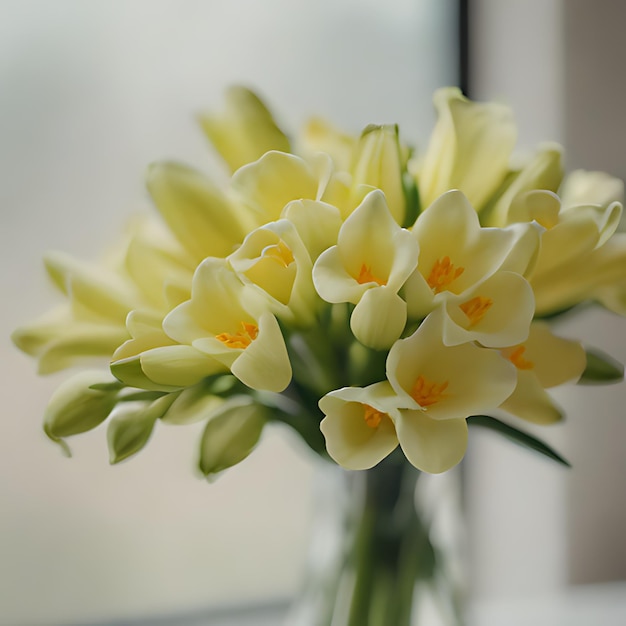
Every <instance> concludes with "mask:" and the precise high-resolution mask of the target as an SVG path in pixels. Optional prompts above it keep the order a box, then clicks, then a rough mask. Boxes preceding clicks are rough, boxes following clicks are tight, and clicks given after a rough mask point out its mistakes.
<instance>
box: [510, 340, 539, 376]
mask: <svg viewBox="0 0 626 626" xmlns="http://www.w3.org/2000/svg"><path fill="white" fill-rule="evenodd" d="M509 350H512V351H511V352H509V351H505V353H504V356H506V358H507V359H508V360H509V361H511V363H513V365H515V367H517V369H518V370H531V369H533V367H535V364H534V363H533V362H532V361H527V360H526V359H525V358H524V352H526V346H517V347H515V348H510V349H509ZM507 352H508V353H507Z"/></svg>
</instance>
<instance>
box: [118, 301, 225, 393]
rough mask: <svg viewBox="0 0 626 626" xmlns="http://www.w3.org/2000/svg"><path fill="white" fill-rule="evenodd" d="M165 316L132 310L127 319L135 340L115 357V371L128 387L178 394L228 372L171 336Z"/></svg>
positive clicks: (128, 342)
mask: <svg viewBox="0 0 626 626" xmlns="http://www.w3.org/2000/svg"><path fill="white" fill-rule="evenodd" d="M161 324H162V318H161V316H151V315H150V314H147V313H145V312H141V311H132V312H131V313H130V314H129V315H128V318H127V320H126V326H127V328H128V332H129V333H130V335H131V339H129V340H128V341H126V342H124V343H123V344H122V345H121V346H120V347H119V348H118V349H117V350H116V351H115V352H114V354H113V356H112V357H111V372H112V373H113V374H114V376H115V377H116V378H117V379H118V380H121V381H122V382H123V383H125V384H126V385H128V386H131V387H138V388H141V389H153V390H159V391H175V390H177V389H180V388H183V387H190V386H192V385H195V384H197V383H199V382H200V381H201V380H202V379H203V378H205V377H206V376H210V375H212V374H216V373H218V372H222V371H227V368H226V367H224V365H222V364H221V363H219V362H218V361H215V359H211V358H210V357H207V355H205V354H204V353H202V352H200V351H199V350H196V349H195V348H194V347H193V346H189V345H180V344H177V343H176V342H175V341H173V340H172V339H171V338H170V337H168V336H167V335H166V334H165V332H164V331H163V328H162V326H161Z"/></svg>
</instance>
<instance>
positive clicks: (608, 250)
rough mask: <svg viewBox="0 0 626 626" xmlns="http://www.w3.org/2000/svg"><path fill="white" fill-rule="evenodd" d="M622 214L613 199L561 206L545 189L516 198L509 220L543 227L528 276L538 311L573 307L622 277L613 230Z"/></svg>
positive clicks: (625, 274)
mask: <svg viewBox="0 0 626 626" xmlns="http://www.w3.org/2000/svg"><path fill="white" fill-rule="evenodd" d="M621 213H622V206H621V204H619V203H618V202H612V203H610V204H609V205H606V206H602V205H593V204H589V205H579V206H574V207H567V208H564V207H563V206H562V205H561V202H560V200H559V198H558V197H557V196H556V195H555V194H552V193H550V192H546V191H534V192H528V193H525V194H522V195H520V196H518V197H517V198H516V199H515V201H514V202H513V203H512V205H511V209H510V211H509V216H508V219H509V220H511V221H515V222H529V221H530V220H534V221H535V222H538V223H540V224H541V225H542V226H543V227H544V228H545V229H546V230H545V232H544V233H543V234H542V236H541V248H540V250H539V254H538V256H537V259H536V263H535V265H534V267H533V270H532V272H531V273H530V276H529V280H530V283H531V286H532V288H533V291H534V293H535V300H536V312H537V314H540V315H541V314H547V313H553V312H555V311H558V310H560V309H564V308H567V307H570V306H573V305H575V304H577V303H579V302H581V301H582V300H585V299H587V298H592V297H594V294H595V292H596V290H598V289H601V288H604V287H608V286H610V285H613V284H618V283H620V282H623V281H625V280H626V264H625V263H624V262H623V259H624V258H625V255H626V250H625V249H624V245H623V243H621V242H620V238H619V237H616V238H615V235H614V233H615V230H616V228H617V225H618V223H619V220H620V217H621ZM607 246H608V247H607ZM620 259H622V261H621V262H620Z"/></svg>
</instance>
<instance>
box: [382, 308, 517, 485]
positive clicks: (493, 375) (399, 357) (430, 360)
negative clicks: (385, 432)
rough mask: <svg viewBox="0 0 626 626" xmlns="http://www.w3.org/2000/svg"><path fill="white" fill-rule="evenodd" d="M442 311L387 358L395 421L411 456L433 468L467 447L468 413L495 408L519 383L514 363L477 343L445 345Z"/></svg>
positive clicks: (438, 468) (440, 468) (454, 459)
mask: <svg viewBox="0 0 626 626" xmlns="http://www.w3.org/2000/svg"><path fill="white" fill-rule="evenodd" d="M442 327H443V312H442V311H436V312H434V313H431V314H430V315H429V316H428V317H427V318H426V319H425V320H424V321H423V322H422V324H421V325H420V326H419V328H418V329H417V330H416V331H415V332H414V333H413V334H412V335H411V336H409V337H407V338H406V339H400V340H398V341H397V342H396V343H395V344H394V345H393V346H392V347H391V350H390V351H389V355H388V357H387V378H388V380H389V382H390V383H391V386H392V387H393V389H394V391H395V392H396V394H397V395H398V398H399V405H398V406H400V407H401V409H400V410H399V412H398V413H399V415H398V416H397V417H396V420H395V425H396V432H397V435H398V440H399V442H400V446H401V447H402V450H403V452H404V454H405V455H406V457H407V459H408V460H409V461H410V462H411V463H413V465H415V466H416V467H418V468H420V469H423V470H425V471H428V472H432V473H438V472H443V471H445V470H447V469H449V468H450V467H452V466H454V465H456V463H458V462H459V461H460V460H461V458H462V457H463V455H464V454H465V449H466V446H467V424H466V421H465V420H466V418H467V417H469V416H470V415H474V414H483V413H489V412H490V411H493V410H494V409H495V408H496V407H498V406H499V405H500V404H502V402H503V401H504V400H505V399H506V398H507V397H508V396H509V395H510V394H511V392H512V391H513V390H514V388H515V381H516V374H515V368H514V367H513V366H512V364H511V363H508V362H507V361H506V359H504V358H502V356H501V355H500V354H499V353H498V352H497V351H494V350H489V349H487V348H480V347H478V346H476V345H475V344H473V343H465V344H461V345H458V346H452V347H451V346H446V345H444V343H443V341H442Z"/></svg>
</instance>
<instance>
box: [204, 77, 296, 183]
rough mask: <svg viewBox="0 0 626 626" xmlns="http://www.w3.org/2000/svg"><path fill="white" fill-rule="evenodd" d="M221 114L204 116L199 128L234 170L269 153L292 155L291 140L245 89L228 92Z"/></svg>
mask: <svg viewBox="0 0 626 626" xmlns="http://www.w3.org/2000/svg"><path fill="white" fill-rule="evenodd" d="M225 95H226V108H225V110H224V112H222V113H208V112H205V113H202V114H201V115H199V121H200V125H201V126H202V129H203V130H204V132H205V133H206V135H207V137H208V138H209V140H210V141H211V143H212V144H213V147H214V148H215V149H216V150H217V151H218V152H219V154H220V156H221V157H222V158H223V159H224V161H226V163H227V164H228V166H229V167H230V169H231V171H233V172H234V171H235V170H237V169H239V168H240V167H241V166H242V165H245V164H246V163H252V161H255V160H256V159H258V158H259V157H260V156H261V155H263V154H265V153H266V152H268V151H269V150H282V151H283V152H289V151H290V147H289V140H288V139H287V137H286V136H285V134H284V133H283V132H282V131H281V130H280V128H278V126H277V125H276V122H275V121H274V119H273V117H272V114H271V113H270V112H269V110H268V109H267V107H266V106H265V104H264V103H263V102H262V101H261V99H260V98H259V97H258V96H257V95H256V94H255V93H254V92H252V91H250V90H249V89H247V88H246V87H242V86H240V85H234V86H232V87H230V88H229V89H228V90H227V91H226V94H225Z"/></svg>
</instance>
